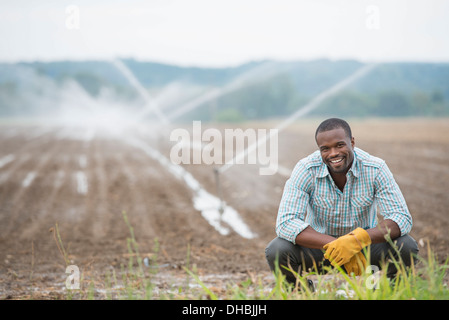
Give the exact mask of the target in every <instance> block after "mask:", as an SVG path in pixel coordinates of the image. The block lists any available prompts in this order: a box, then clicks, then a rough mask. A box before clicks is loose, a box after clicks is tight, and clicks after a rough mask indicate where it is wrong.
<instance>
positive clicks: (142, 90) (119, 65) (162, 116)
mask: <svg viewBox="0 0 449 320" xmlns="http://www.w3.org/2000/svg"><path fill="white" fill-rule="evenodd" d="M111 62H112V64H113V65H114V66H116V67H117V69H118V70H119V71H120V72H121V73H122V74H123V75H124V76H125V78H126V79H127V80H128V81H129V82H130V83H131V84H132V86H133V87H134V88H135V89H136V90H137V91H138V93H139V94H140V95H141V96H142V97H143V98H144V100H145V103H146V104H147V106H148V108H149V109H150V110H151V111H152V112H153V113H154V114H155V115H156V116H157V117H158V118H159V120H161V121H162V123H163V124H169V123H170V121H169V120H168V118H167V117H166V116H165V114H164V113H162V111H161V110H160V109H159V106H158V105H157V104H156V103H155V102H154V100H153V99H152V98H151V97H150V95H149V93H148V91H147V90H146V89H145V88H144V87H143V86H142V84H141V83H140V81H139V80H137V78H136V77H135V76H134V74H133V73H132V71H131V70H129V68H128V67H127V66H126V65H125V64H124V63H123V62H122V61H121V60H120V59H112V61H111ZM147 113H148V112H147V111H146V110H144V113H142V114H141V115H140V116H141V117H142V116H143V115H146V114H147Z"/></svg>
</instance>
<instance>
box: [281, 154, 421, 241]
mask: <svg viewBox="0 0 449 320" xmlns="http://www.w3.org/2000/svg"><path fill="white" fill-rule="evenodd" d="M346 177H347V180H346V185H345V187H344V189H343V191H340V190H339V189H338V187H337V186H336V185H335V183H334V181H333V179H332V177H331V175H330V174H329V171H328V168H327V166H326V164H325V163H324V162H323V160H322V159H321V155H320V152H319V151H316V152H314V153H312V154H311V155H309V156H308V157H306V158H304V159H302V160H300V161H299V162H298V163H297V164H296V166H295V168H294V169H293V172H292V174H291V176H290V178H289V179H288V180H287V182H286V184H285V188H284V193H283V195H282V200H281V203H280V205H279V211H278V216H277V220H276V233H277V235H278V236H279V237H281V238H283V239H286V240H289V241H291V242H292V243H295V239H296V236H297V235H298V234H299V233H300V232H301V231H303V230H304V229H305V228H306V227H307V226H309V225H310V226H311V227H312V228H313V229H315V230H316V231H318V232H320V233H324V234H328V235H331V236H334V237H339V236H342V235H344V234H347V233H349V232H351V231H352V230H354V229H355V228H357V227H361V228H364V229H369V228H374V227H375V226H376V225H377V213H376V208H377V210H379V212H380V214H381V215H382V216H383V217H384V219H391V220H393V221H394V222H396V223H397V224H398V226H399V228H400V230H401V235H404V234H407V233H409V232H410V230H411V228H412V217H411V215H410V212H409V210H408V208H407V204H406V203H405V199H404V197H403V195H402V193H401V190H400V189H399V186H398V185H397V183H396V181H395V180H394V178H393V175H392V173H391V171H390V170H389V169H388V167H387V165H386V163H385V161H383V160H382V159H379V158H377V157H374V156H371V155H370V154H368V153H367V152H365V151H363V150H361V149H359V148H354V161H353V163H352V166H351V168H350V169H349V171H348V173H347V174H346Z"/></svg>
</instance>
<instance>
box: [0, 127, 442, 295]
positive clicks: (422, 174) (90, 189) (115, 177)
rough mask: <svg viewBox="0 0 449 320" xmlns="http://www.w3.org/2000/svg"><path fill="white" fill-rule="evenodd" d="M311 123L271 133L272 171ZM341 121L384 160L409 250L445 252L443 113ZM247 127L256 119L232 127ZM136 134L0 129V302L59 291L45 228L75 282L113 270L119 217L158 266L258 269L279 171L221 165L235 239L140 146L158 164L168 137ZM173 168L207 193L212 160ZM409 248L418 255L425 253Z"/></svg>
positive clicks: (123, 260)
mask: <svg viewBox="0 0 449 320" xmlns="http://www.w3.org/2000/svg"><path fill="white" fill-rule="evenodd" d="M318 123H319V122H318V121H313V120H308V121H300V122H297V123H295V124H294V125H292V126H291V127H289V128H287V129H285V130H284V131H282V132H280V133H279V164H280V165H281V166H282V168H283V169H287V171H288V170H291V169H292V168H293V166H294V165H295V163H296V162H297V161H298V160H299V159H300V158H302V157H304V156H306V155H308V154H309V153H311V152H313V151H314V150H315V148H316V146H315V144H314V138H313V137H314V131H315V128H316V126H317V125H318ZM350 124H351V125H352V130H353V135H354V136H355V139H356V145H357V146H358V147H360V148H362V149H364V150H365V151H367V152H369V153H371V154H373V155H376V156H378V157H380V158H383V159H384V160H386V161H387V164H388V165H389V167H390V169H391V171H392V172H393V174H394V176H395V178H396V180H397V182H398V184H399V186H400V188H401V190H402V192H403V194H404V196H405V198H406V200H407V203H408V205H409V209H410V211H411V213H412V216H413V220H414V226H413V229H412V232H411V235H412V236H413V237H414V238H415V239H416V240H418V241H419V242H420V244H421V246H422V245H423V244H425V243H426V241H427V240H428V241H429V243H430V245H431V247H432V249H433V250H434V251H435V252H436V253H437V254H438V256H439V257H440V260H444V259H445V258H446V257H447V255H448V253H449V248H448V236H447V231H448V230H449V210H448V208H449V197H448V195H447V190H449V165H448V164H449V120H448V119H438V120H429V119H424V120H423V119H398V120H370V121H361V120H360V121H352V122H351V123H350ZM256 126H257V127H263V126H268V124H266V123H265V124H261V123H258V124H245V125H244V126H243V125H242V126H241V127H242V128H253V127H254V128H255V127H256ZM224 128H225V126H224V125H221V129H224ZM146 129H147V130H137V128H135V130H131V129H128V130H127V131H126V132H122V133H120V134H118V135H110V134H106V133H104V132H102V131H100V130H92V129H85V128H77V127H60V126H42V125H37V124H27V125H25V124H20V125H19V124H11V123H9V124H8V123H3V124H1V125H0V298H20V297H33V298H47V297H52V298H58V297H60V294H61V292H63V291H64V290H63V288H64V284H65V280H66V277H67V274H65V267H66V265H65V262H64V259H63V256H62V255H61V253H60V250H59V249H58V246H57V243H56V241H55V233H54V230H55V229H54V228H55V226H56V224H57V225H58V229H59V232H60V235H61V240H62V242H63V244H64V247H65V249H66V251H67V253H68V255H69V259H70V263H71V264H74V265H77V266H78V267H79V269H80V271H81V272H82V273H83V274H84V275H85V276H86V277H87V276H98V277H101V276H102V275H104V274H105V273H106V272H107V270H111V269H113V268H115V269H116V270H120V266H121V265H122V264H125V265H126V264H127V262H128V258H129V251H128V247H127V241H126V239H127V238H128V237H129V236H130V230H129V228H128V227H127V225H126V223H125V221H124V219H123V212H126V215H127V216H128V218H129V221H130V224H131V225H132V226H133V228H134V232H135V236H136V239H137V242H138V243H139V250H140V252H141V253H142V255H146V256H150V255H151V254H152V253H153V252H154V247H155V245H156V244H157V246H158V249H159V252H158V255H157V262H158V264H159V266H160V272H161V273H164V272H165V273H167V274H170V275H174V276H176V274H181V273H184V271H183V269H182V268H181V266H183V265H185V264H186V259H187V254H188V253H189V259H190V261H189V263H190V264H191V265H193V264H195V265H196V267H197V269H198V272H200V273H201V274H202V275H204V276H208V275H209V276H210V277H211V278H215V279H221V281H226V279H228V278H231V277H232V276H233V275H242V274H243V275H245V274H267V275H268V274H269V271H268V266H267V264H266V262H265V257H264V249H265V246H266V245H267V243H268V242H269V241H270V240H271V239H272V238H273V237H274V236H275V233H274V226H275V220H276V214H277V207H278V205H279V201H280V198H281V195H282V189H283V186H284V183H285V181H286V179H287V176H286V175H283V174H275V175H270V176H262V175H259V171H258V166H257V165H248V164H246V165H245V164H238V165H234V166H233V167H231V168H230V169H229V170H227V171H226V172H224V173H223V174H222V175H221V176H220V181H221V189H222V196H223V199H224V201H225V202H226V204H227V205H229V206H231V207H232V208H234V209H235V211H237V213H238V216H239V218H240V219H241V224H242V225H244V226H245V227H246V228H248V229H249V231H250V232H251V235H253V236H252V237H248V236H247V237H245V236H244V235H242V234H241V233H239V232H238V231H237V229H235V228H233V227H232V226H231V225H230V224H229V223H227V222H226V221H219V222H218V224H219V225H220V226H221V227H223V228H224V229H225V230H227V232H220V231H219V230H218V229H217V228H216V227H214V226H213V225H212V224H211V223H210V221H208V220H207V219H206V218H205V217H204V215H203V214H202V213H201V212H200V211H199V210H197V209H196V208H195V205H194V200H193V197H194V194H193V191H192V188H191V186H189V185H188V184H187V183H186V181H185V180H183V179H182V178H180V177H179V176H177V175H176V174H175V173H174V172H173V170H170V169H168V168H167V167H166V166H164V165H163V163H162V162H161V161H160V159H161V158H160V159H159V160H158V159H157V158H155V157H154V156H153V157H152V156H150V155H149V152H147V151H148V150H157V151H158V152H160V156H161V157H162V156H163V157H165V158H166V159H169V154H170V148H171V146H172V145H173V143H171V142H170V141H169V138H168V136H169V135H168V134H164V133H163V132H159V133H158V135H157V136H154V135H150V134H149V132H151V131H152V130H151V127H147V128H146ZM167 132H169V130H168V131H167ZM125 137H133V138H132V139H133V140H129V139H126V138H125ZM136 141H137V142H138V144H136V143H133V142H136ZM139 146H140V147H139ZM142 146H143V147H142ZM145 148H147V149H145ZM182 168H184V170H185V172H187V173H190V175H191V177H193V178H194V179H195V180H196V181H197V182H198V183H199V184H200V185H201V187H202V188H203V189H204V190H206V191H207V192H209V193H210V194H212V195H217V188H216V181H215V176H214V171H213V168H214V166H212V165H205V164H192V165H183V166H182ZM172 169H173V168H172ZM284 171H285V170H284ZM232 219H233V218H232ZM50 230H53V231H50ZM156 239H157V243H156V242H155V240H156ZM421 249H422V250H421V252H422V254H423V255H425V254H426V252H425V251H426V248H425V247H424V246H422V247H421ZM167 281H168V280H167ZM98 289H101V288H98Z"/></svg>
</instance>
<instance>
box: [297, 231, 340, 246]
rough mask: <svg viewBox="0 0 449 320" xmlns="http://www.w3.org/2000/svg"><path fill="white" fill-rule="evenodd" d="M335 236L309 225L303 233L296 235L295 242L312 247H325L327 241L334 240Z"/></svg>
mask: <svg viewBox="0 0 449 320" xmlns="http://www.w3.org/2000/svg"><path fill="white" fill-rule="evenodd" d="M334 240H335V238H334V237H332V236H329V235H327V234H322V233H319V232H318V231H316V230H315V229H313V228H312V227H311V226H307V227H306V228H305V229H304V230H303V231H301V233H299V234H298V235H297V236H296V239H295V242H296V244H297V245H300V246H303V247H306V248H311V249H323V246H324V245H325V244H326V243H329V242H331V241H334Z"/></svg>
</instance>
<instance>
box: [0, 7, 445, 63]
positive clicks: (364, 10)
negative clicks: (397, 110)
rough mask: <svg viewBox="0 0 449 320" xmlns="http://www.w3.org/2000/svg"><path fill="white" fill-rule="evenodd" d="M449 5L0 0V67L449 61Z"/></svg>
mask: <svg viewBox="0 0 449 320" xmlns="http://www.w3.org/2000/svg"><path fill="white" fill-rule="evenodd" d="M448 39H449V0H383V1H380V0H346V1H345V0H307V1H306V0H220V1H218V0H146V1H144V0H141V1H138V0H134V1H132V0H131V1H130V0H128V1H124V0H123V1H114V0H107V1H106V0H89V1H87V0H70V1H67V0H54V1H37V0H34V1H33V0H29V1H24V0H15V1H5V0H0V61H2V62H15V61H34V60H41V61H49V60H62V59H74V60H80V59H108V58H113V57H132V58H136V59H139V60H147V61H159V62H166V63H173V64H179V65H189V66H191V65H194V66H208V67H210V66H217V67H221V66H232V65H237V64H240V63H244V62H248V61H251V60H261V59H276V60H305V59H307V60H309V59H316V58H330V59H358V60H361V61H400V60H401V61H445V62H448V61H449V40H448Z"/></svg>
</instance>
